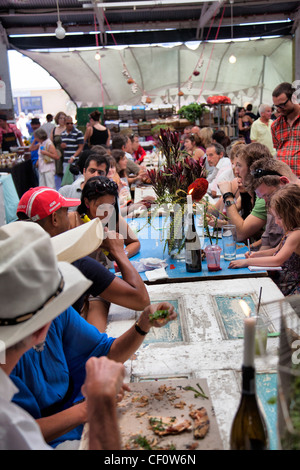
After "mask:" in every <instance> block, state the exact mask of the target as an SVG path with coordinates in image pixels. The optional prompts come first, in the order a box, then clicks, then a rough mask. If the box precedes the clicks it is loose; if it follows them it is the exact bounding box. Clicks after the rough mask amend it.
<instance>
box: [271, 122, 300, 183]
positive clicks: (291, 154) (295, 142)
mask: <svg viewBox="0 0 300 470" xmlns="http://www.w3.org/2000/svg"><path fill="white" fill-rule="evenodd" d="M271 132H272V138H273V143H274V147H275V149H276V151H277V159H278V160H281V161H283V162H284V163H286V164H287V165H289V167H290V168H291V170H292V171H293V172H294V173H295V175H297V176H298V178H299V177H300V114H299V115H298V116H297V117H296V119H295V121H294V122H293V124H292V125H291V126H290V125H289V123H288V122H287V120H286V119H285V117H284V116H279V117H278V118H277V119H276V121H274V122H273V124H272V127H271Z"/></svg>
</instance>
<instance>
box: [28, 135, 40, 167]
mask: <svg viewBox="0 0 300 470" xmlns="http://www.w3.org/2000/svg"><path fill="white" fill-rule="evenodd" d="M32 142H35V143H36V144H38V141H37V140H35V137H34V136H32V137H31V143H32ZM30 153H31V162H32V164H33V166H35V164H36V162H37V161H38V159H39V150H38V149H37V150H32V152H30Z"/></svg>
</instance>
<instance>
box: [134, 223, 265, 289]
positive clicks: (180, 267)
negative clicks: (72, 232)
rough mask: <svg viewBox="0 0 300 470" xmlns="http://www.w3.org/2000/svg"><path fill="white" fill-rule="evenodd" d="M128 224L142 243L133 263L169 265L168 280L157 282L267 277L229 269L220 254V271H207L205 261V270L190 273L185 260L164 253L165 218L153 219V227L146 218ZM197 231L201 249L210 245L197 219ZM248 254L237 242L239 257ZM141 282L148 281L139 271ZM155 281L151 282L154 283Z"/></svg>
mask: <svg viewBox="0 0 300 470" xmlns="http://www.w3.org/2000/svg"><path fill="white" fill-rule="evenodd" d="M128 223H129V225H130V226H131V228H133V229H134V230H135V231H137V235H138V237H139V240H140V242H141V249H140V252H139V253H138V254H137V255H135V256H133V257H132V258H130V260H131V261H139V260H140V259H143V258H160V259H162V260H165V261H166V263H167V267H166V268H165V269H166V272H167V274H168V276H169V277H168V279H161V280H158V281H154V282H155V283H162V282H163V283H166V282H180V281H181V282H182V281H188V280H191V281H199V280H208V279H229V278H239V277H260V276H267V271H257V272H256V271H254V272H253V271H252V272H251V271H249V269H248V268H240V269H228V265H229V263H230V261H225V260H224V258H223V255H222V253H221V270H220V271H214V272H211V271H208V268H207V263H206V260H204V261H202V271H201V272H197V273H189V272H187V271H186V267H185V259H184V258H183V259H173V258H171V257H170V256H169V255H168V249H167V248H166V249H165V252H164V251H163V250H164V245H165V240H164V239H163V236H164V235H163V233H166V231H165V232H164V230H163V227H164V223H165V218H164V217H156V218H155V219H154V220H152V222H151V224H148V223H147V219H146V218H144V217H140V218H135V219H132V220H128ZM196 229H197V232H198V234H199V236H200V240H201V246H202V248H204V247H205V246H206V245H207V244H209V239H208V238H204V237H203V233H202V230H203V229H202V227H201V226H200V225H198V221H197V219H196ZM218 244H219V245H220V247H221V248H222V247H223V245H222V239H221V238H220V239H219V240H218ZM246 251H248V248H247V247H246V246H245V245H244V244H243V243H237V258H243V255H244V253H246ZM140 275H141V277H142V279H143V280H144V281H146V282H149V281H148V280H147V277H146V275H145V273H144V272H140ZM152 283H153V282H151V284H152Z"/></svg>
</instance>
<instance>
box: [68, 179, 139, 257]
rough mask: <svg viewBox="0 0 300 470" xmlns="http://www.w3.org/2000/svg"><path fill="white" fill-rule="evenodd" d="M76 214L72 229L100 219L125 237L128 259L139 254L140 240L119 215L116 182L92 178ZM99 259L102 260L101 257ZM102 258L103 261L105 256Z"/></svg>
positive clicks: (87, 183)
mask: <svg viewBox="0 0 300 470" xmlns="http://www.w3.org/2000/svg"><path fill="white" fill-rule="evenodd" d="M76 212H77V217H76V215H75V216H74V217H73V216H72V215H71V219H70V222H71V227H72V228H73V227H75V226H76V225H78V223H79V224H80V223H85V222H87V221H89V220H91V219H95V218H96V217H99V219H100V220H101V221H102V224H103V225H104V226H109V228H110V229H113V230H115V231H116V232H119V233H121V234H122V235H123V237H124V244H125V247H126V251H127V255H128V258H130V257H132V256H134V255H136V254H137V253H138V252H139V249H140V246H141V245H140V242H139V240H138V238H137V237H136V235H135V234H134V232H133V231H132V230H131V229H130V227H129V225H128V224H127V222H126V220H125V219H124V218H123V217H122V216H121V215H120V213H119V204H118V185H117V184H116V183H115V182H114V181H111V180H110V179H109V178H107V177H106V176H94V177H92V178H90V179H89V180H88V181H87V182H86V183H85V185H84V188H83V190H82V195H81V204H80V206H78V208H77V211H76ZM75 214H76V213H75ZM78 215H79V219H78ZM75 217H76V220H75ZM72 219H73V220H72ZM113 227H114V228H113ZM98 258H99V259H100V257H99V256H98ZM101 258H102V259H103V256H101ZM106 263H107V260H106Z"/></svg>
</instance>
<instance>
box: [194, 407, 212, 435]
mask: <svg viewBox="0 0 300 470" xmlns="http://www.w3.org/2000/svg"><path fill="white" fill-rule="evenodd" d="M190 417H191V418H193V420H194V430H193V434H194V438H195V439H203V438H204V437H205V436H206V434H207V433H208V431H209V419H208V416H207V411H206V409H205V408H204V406H202V407H201V408H198V409H197V410H192V411H190Z"/></svg>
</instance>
